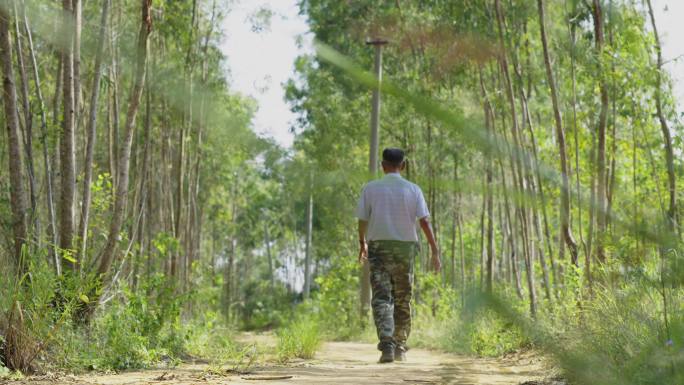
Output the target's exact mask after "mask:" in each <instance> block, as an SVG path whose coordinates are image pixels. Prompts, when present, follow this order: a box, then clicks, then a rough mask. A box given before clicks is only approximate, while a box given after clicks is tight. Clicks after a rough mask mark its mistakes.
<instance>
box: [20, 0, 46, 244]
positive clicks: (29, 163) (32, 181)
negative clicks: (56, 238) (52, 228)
mask: <svg viewBox="0 0 684 385" xmlns="http://www.w3.org/2000/svg"><path fill="white" fill-rule="evenodd" d="M19 19H20V16H19V12H18V11H17V4H16V2H14V41H15V46H14V48H15V52H16V55H17V68H18V69H19V79H21V103H22V109H23V112H24V114H23V115H24V148H25V151H26V173H27V177H28V182H29V198H30V203H31V212H30V215H28V218H27V222H30V223H32V224H33V231H32V232H31V233H32V234H31V235H32V237H31V238H32V239H33V242H34V243H35V244H36V245H37V246H39V242H40V241H41V229H40V218H39V216H38V198H37V190H36V178H35V167H34V166H33V111H32V110H31V99H30V96H29V84H28V83H29V81H28V76H27V75H26V66H25V64H24V49H23V47H22V44H21V33H20V29H19V23H20V21H19Z"/></svg>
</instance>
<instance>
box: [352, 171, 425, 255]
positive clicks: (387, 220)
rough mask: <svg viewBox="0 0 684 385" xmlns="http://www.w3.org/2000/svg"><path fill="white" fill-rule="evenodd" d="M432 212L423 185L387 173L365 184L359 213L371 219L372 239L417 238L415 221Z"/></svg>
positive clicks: (360, 215)
mask: <svg viewBox="0 0 684 385" xmlns="http://www.w3.org/2000/svg"><path fill="white" fill-rule="evenodd" d="M429 215H430V212H429V211H428V208H427V204H426V203H425V197H423V192H422V191H421V189H420V187H418V186H417V185H416V184H413V183H411V182H409V181H407V180H406V179H404V178H402V177H401V175H400V174H399V173H388V174H385V176H384V177H383V178H382V179H378V180H374V181H372V182H369V183H368V184H366V186H365V187H364V188H363V192H362V193H361V198H360V199H359V204H358V206H357V208H356V217H357V218H358V219H360V220H362V221H368V232H367V234H366V238H367V239H368V240H369V241H407V242H414V241H418V234H417V232H416V221H417V220H418V219H422V218H425V217H427V216H429Z"/></svg>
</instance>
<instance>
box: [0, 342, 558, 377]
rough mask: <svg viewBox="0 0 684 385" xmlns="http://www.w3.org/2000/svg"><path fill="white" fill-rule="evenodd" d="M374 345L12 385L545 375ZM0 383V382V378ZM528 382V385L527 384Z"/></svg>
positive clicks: (268, 345) (521, 361)
mask: <svg viewBox="0 0 684 385" xmlns="http://www.w3.org/2000/svg"><path fill="white" fill-rule="evenodd" d="M240 340H241V341H242V342H248V343H255V344H256V345H257V346H258V349H255V350H259V351H260V350H267V351H268V350H271V351H272V350H273V349H272V347H273V344H274V339H273V337H272V336H268V335H266V336H264V335H244V336H241V338H240ZM378 357H379V352H378V351H377V350H376V349H375V345H374V344H371V343H363V342H327V343H324V344H323V345H322V347H321V349H320V350H319V351H318V352H317V353H316V357H315V358H314V359H311V360H296V361H294V362H290V363H288V364H278V363H276V362H275V361H274V360H273V359H272V357H270V356H269V354H266V355H265V357H264V358H263V359H261V360H259V361H260V362H258V363H257V365H255V366H252V367H251V368H249V369H246V371H245V372H242V373H236V372H230V371H225V370H221V371H219V370H217V369H216V367H215V366H213V365H210V364H208V363H194V364H190V363H186V364H181V365H179V366H177V367H175V368H168V369H150V370H142V371H130V372H123V373H119V374H87V375H82V376H60V377H35V378H28V379H24V380H22V381H16V382H8V383H12V384H36V385H43V384H55V383H63V384H78V385H85V384H101V385H129V384H131V385H132V384H168V385H181V384H188V385H190V384H208V385H219V384H255V383H264V384H266V383H267V384H359V385H363V384H374V385H377V384H463V385H465V384H487V385H504V384H511V385H513V384H516V385H517V384H521V383H524V382H526V381H534V380H539V379H541V378H543V377H545V376H546V375H548V372H546V371H545V370H544V367H543V364H542V363H541V362H540V360H539V359H537V358H535V357H533V356H528V355H521V356H515V358H506V359H484V358H473V357H467V356H459V355H454V354H445V353H439V352H434V351H429V350H423V349H411V350H410V351H409V352H408V361H407V362H403V363H396V362H395V363H391V364H378V363H377V360H378ZM0 383H3V382H2V380H0ZM531 383H534V382H531Z"/></svg>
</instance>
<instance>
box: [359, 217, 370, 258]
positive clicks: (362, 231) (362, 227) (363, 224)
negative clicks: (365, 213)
mask: <svg viewBox="0 0 684 385" xmlns="http://www.w3.org/2000/svg"><path fill="white" fill-rule="evenodd" d="M366 230H368V221H364V220H361V219H359V247H360V250H359V262H361V263H363V261H365V260H366V259H368V244H367V243H366Z"/></svg>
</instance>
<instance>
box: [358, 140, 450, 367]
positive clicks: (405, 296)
mask: <svg viewBox="0 0 684 385" xmlns="http://www.w3.org/2000/svg"><path fill="white" fill-rule="evenodd" d="M405 167H406V164H405V162H404V151H402V150H401V149H398V148H386V149H385V150H383V152H382V170H383V172H384V173H385V176H384V177H383V178H382V179H379V180H374V181H371V182H369V183H368V184H367V185H366V186H365V187H364V188H363V192H362V193H361V198H360V199H359V204H358V207H357V210H356V216H357V218H358V219H359V243H360V246H361V250H360V251H359V262H361V263H363V262H365V261H366V260H367V261H368V263H370V280H371V287H372V290H373V300H372V302H371V304H372V307H373V319H374V320H375V327H376V329H377V332H378V339H379V340H380V342H379V343H378V349H379V350H380V351H381V352H382V355H381V356H380V362H381V363H383V362H392V361H394V360H397V361H404V360H406V350H407V346H406V340H407V339H408V337H409V334H410V332H411V305H410V302H411V294H412V285H413V259H414V257H415V255H416V253H417V251H418V247H419V243H418V234H417V232H416V221H418V222H419V223H420V227H421V228H422V230H423V232H424V233H425V237H426V238H427V240H428V242H429V243H430V248H431V251H432V266H433V268H434V269H435V271H439V269H440V268H441V261H440V259H439V249H438V248H437V243H436V242H435V236H434V234H433V232H432V227H431V226H430V222H429V220H428V218H429V216H430V213H429V212H428V208H427V204H426V203H425V197H423V192H422V191H421V190H420V187H418V186H417V185H415V184H413V183H411V182H409V181H407V180H406V179H404V178H402V177H401V174H400V172H401V171H403V170H404V168H405Z"/></svg>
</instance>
